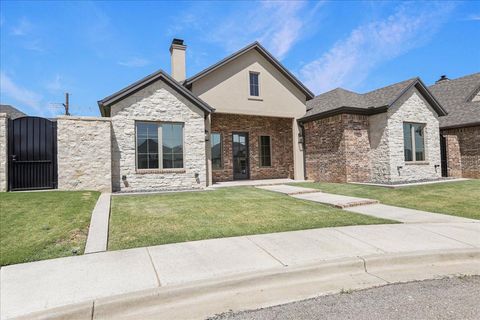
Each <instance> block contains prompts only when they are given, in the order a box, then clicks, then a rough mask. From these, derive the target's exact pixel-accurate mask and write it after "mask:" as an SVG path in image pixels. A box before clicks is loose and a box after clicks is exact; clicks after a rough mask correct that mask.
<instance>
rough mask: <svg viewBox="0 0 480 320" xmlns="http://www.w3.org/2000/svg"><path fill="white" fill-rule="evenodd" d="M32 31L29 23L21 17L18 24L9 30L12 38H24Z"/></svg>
mask: <svg viewBox="0 0 480 320" xmlns="http://www.w3.org/2000/svg"><path fill="white" fill-rule="evenodd" d="M32 29H33V25H32V24H31V23H30V21H29V20H28V19H27V18H25V17H22V18H21V19H20V21H19V22H18V24H17V25H16V26H14V27H12V29H11V34H12V35H14V36H25V35H27V34H29V33H30V32H31V31H32Z"/></svg>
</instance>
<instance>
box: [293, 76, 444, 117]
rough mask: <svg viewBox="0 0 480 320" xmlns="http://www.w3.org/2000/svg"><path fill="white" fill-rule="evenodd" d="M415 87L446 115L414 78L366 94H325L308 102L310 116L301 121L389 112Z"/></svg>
mask: <svg viewBox="0 0 480 320" xmlns="http://www.w3.org/2000/svg"><path fill="white" fill-rule="evenodd" d="M413 86H415V87H416V88H417V89H418V90H419V91H420V92H421V93H422V94H423V96H424V97H425V98H426V99H427V101H428V102H429V103H430V104H431V105H432V107H433V108H434V109H435V110H436V112H437V113H438V114H439V115H440V116H443V115H445V114H446V112H445V110H444V109H443V108H442V106H441V105H440V103H439V102H438V101H437V100H436V99H435V97H434V96H433V95H432V94H431V93H430V92H429V90H428V88H427V87H426V86H425V85H424V84H423V82H422V81H421V80H420V78H412V79H408V80H405V81H402V82H398V83H395V84H392V85H389V86H387V87H383V88H380V89H377V90H373V91H370V92H367V93H362V94H360V93H356V92H352V91H348V90H345V89H342V88H337V89H334V90H331V91H328V92H325V93H323V94H321V95H318V96H316V97H315V98H314V99H312V100H310V101H307V113H306V114H305V116H303V117H302V119H301V120H303V121H306V120H313V119H317V118H322V117H328V116H332V115H334V114H340V113H355V114H375V113H380V112H385V111H386V110H387V108H388V107H390V106H391V105H393V104H394V103H395V102H396V101H397V100H398V99H399V98H400V97H401V96H402V95H403V94H404V93H405V92H407V91H408V90H409V89H410V88H411V87H413Z"/></svg>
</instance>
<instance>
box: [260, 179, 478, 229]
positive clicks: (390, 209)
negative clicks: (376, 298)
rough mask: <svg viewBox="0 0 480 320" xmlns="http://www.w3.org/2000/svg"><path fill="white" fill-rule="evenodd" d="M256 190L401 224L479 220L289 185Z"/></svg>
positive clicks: (475, 221) (472, 221) (473, 221)
mask: <svg viewBox="0 0 480 320" xmlns="http://www.w3.org/2000/svg"><path fill="white" fill-rule="evenodd" d="M257 188H259V189H263V190H268V191H273V192H279V193H283V194H286V195H289V196H292V197H294V198H297V199H302V200H309V201H314V202H318V203H322V204H326V205H331V206H334V207H336V208H340V209H345V210H347V211H352V212H356V213H361V214H365V215H370V216H375V217H378V218H383V219H390V220H395V221H399V222H402V223H447V222H451V223H458V222H465V223H480V221H479V220H474V219H468V218H463V217H457V216H452V215H446V214H440V213H433V212H427V211H420V210H414V209H407V208H401V207H395V206H389V205H384V204H379V202H378V201H377V200H372V199H366V198H357V197H349V196H344V195H339V194H331V193H324V192H321V191H320V190H318V189H312V188H303V187H298V186H291V185H272V186H258V187H257Z"/></svg>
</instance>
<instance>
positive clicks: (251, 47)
mask: <svg viewBox="0 0 480 320" xmlns="http://www.w3.org/2000/svg"><path fill="white" fill-rule="evenodd" d="M250 50H256V51H258V53H260V54H261V55H262V56H263V57H264V58H265V59H267V61H268V62H270V63H271V64H273V65H274V66H275V67H276V68H277V70H278V71H280V73H282V74H283V75H284V76H285V77H286V78H287V79H288V80H290V81H291V82H292V83H293V84H294V85H295V86H296V87H297V88H298V89H299V90H300V91H301V92H303V93H304V94H305V96H306V97H307V100H310V99H313V98H314V97H315V95H314V94H313V92H311V91H310V90H309V89H308V88H307V87H306V86H305V85H304V84H303V83H302V82H301V81H300V80H298V79H297V78H296V77H295V76H294V75H293V74H292V73H291V72H290V71H288V69H287V68H285V67H284V66H283V65H282V64H281V63H280V61H278V60H277V59H276V58H275V57H274V56H273V55H272V54H271V53H270V52H268V51H267V49H265V48H264V47H263V46H262V45H261V44H260V43H259V42H258V41H255V42H253V43H251V44H249V45H248V46H246V47H244V48H242V49H240V50H238V51H237V52H234V53H233V54H231V55H229V56H228V57H226V58H224V59H222V60H220V61H219V62H217V63H215V64H214V65H212V66H210V67H208V68H206V69H204V70H203V71H200V72H199V73H197V74H196V75H194V76H192V77H190V78H188V79H186V80H185V81H184V82H183V85H184V86H186V87H188V88H191V85H192V83H194V82H195V81H197V80H199V79H201V78H203V77H205V76H206V75H208V74H210V73H211V72H213V71H215V70H217V69H218V68H220V67H222V66H223V65H225V64H227V63H229V62H230V61H232V60H235V59H236V58H238V57H239V56H241V55H242V54H244V53H246V52H248V51H250Z"/></svg>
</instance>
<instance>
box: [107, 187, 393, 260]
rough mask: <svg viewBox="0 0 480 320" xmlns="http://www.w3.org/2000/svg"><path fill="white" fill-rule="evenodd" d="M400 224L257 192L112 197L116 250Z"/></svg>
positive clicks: (112, 246) (237, 190) (111, 240)
mask: <svg viewBox="0 0 480 320" xmlns="http://www.w3.org/2000/svg"><path fill="white" fill-rule="evenodd" d="M380 223H395V222H393V221H389V220H384V219H378V218H375V217H370V216H364V215H360V214H354V213H351V212H347V211H343V210H339V209H335V208H332V207H328V206H324V205H321V204H318V203H314V202H310V201H304V200H298V199H295V198H291V197H289V196H286V195H283V194H279V193H274V192H269V191H265V190H260V189H255V188H253V187H236V188H222V189H218V190H215V191H202V192H182V193H168V194H156V195H125V196H114V197H112V212H111V215H110V234H109V243H108V247H109V249H111V250H116V249H125V248H133V247H140V246H151V245H159V244H165V243H173V242H182V241H190V240H201V239H209V238H222V237H231V236H241V235H247V234H259V233H269V232H280V231H290V230H301V229H311V228H322V227H335V226H345V225H359V224H380Z"/></svg>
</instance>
